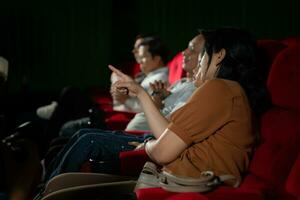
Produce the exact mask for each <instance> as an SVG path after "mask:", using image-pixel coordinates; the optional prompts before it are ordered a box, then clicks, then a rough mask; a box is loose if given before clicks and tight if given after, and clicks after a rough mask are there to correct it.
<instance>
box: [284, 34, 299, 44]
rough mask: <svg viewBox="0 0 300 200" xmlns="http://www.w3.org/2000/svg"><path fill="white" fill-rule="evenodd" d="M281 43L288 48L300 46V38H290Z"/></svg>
mask: <svg viewBox="0 0 300 200" xmlns="http://www.w3.org/2000/svg"><path fill="white" fill-rule="evenodd" d="M281 42H282V43H283V44H285V45H287V46H294V45H300V37H299V36H298V37H288V38H285V39H283V40H281Z"/></svg>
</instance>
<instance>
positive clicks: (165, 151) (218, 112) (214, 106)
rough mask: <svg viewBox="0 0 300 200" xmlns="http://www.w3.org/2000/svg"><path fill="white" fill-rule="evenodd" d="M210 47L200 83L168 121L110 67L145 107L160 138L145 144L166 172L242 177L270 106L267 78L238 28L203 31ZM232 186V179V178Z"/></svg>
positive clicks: (201, 62)
mask: <svg viewBox="0 0 300 200" xmlns="http://www.w3.org/2000/svg"><path fill="white" fill-rule="evenodd" d="M201 33H202V34H203V36H204V38H205V49H204V51H203V52H202V54H201V56H199V58H200V59H199V66H198V68H197V69H196V73H195V76H194V83H195V86H196V87H198V88H197V90H196V91H195V92H194V94H193V95H192V97H191V98H190V99H189V100H188V102H187V103H186V104H185V105H184V106H183V107H181V108H180V109H178V110H177V111H176V112H174V113H173V114H172V116H171V118H170V120H169V121H167V120H166V119H164V118H162V117H160V115H159V113H158V112H156V110H155V109H154V105H153V103H152V101H151V98H150V96H149V95H148V94H147V93H146V92H145V91H144V90H143V89H142V88H141V87H139V86H138V85H136V84H135V83H134V82H133V81H132V79H131V78H130V77H128V76H127V75H125V74H123V73H122V72H120V71H119V70H117V69H116V68H114V67H112V66H110V69H111V70H112V71H114V72H115V73H116V74H118V76H119V77H120V81H119V82H118V83H117V87H119V88H127V89H128V92H129V95H131V96H136V97H137V98H138V99H139V100H140V102H141V104H142V107H143V110H144V112H145V114H146V117H147V120H148V123H149V125H150V128H151V130H152V132H153V134H154V136H155V138H156V139H154V140H151V141H148V142H147V143H144V146H143V145H140V146H139V147H144V148H145V150H146V152H147V154H148V156H149V157H150V158H151V159H152V160H153V161H154V162H156V163H158V164H160V165H162V166H163V170H164V171H166V172H169V173H171V174H173V175H176V176H181V177H199V176H200V174H201V172H202V171H207V170H210V171H213V172H214V173H215V174H216V175H223V174H232V175H234V176H235V177H236V179H237V180H240V179H241V177H242V175H243V173H244V172H245V171H246V170H247V168H248V165H249V162H250V158H251V154H252V152H253V149H254V146H255V145H254V143H255V133H256V132H257V130H256V128H257V127H256V126H255V120H254V118H255V116H256V117H259V116H260V115H261V114H262V112H263V111H264V110H265V108H266V106H267V105H268V95H267V90H266V87H265V86H264V81H263V77H261V74H259V70H258V69H257V65H256V59H255V58H256V55H255V54H256V53H255V50H256V46H255V40H254V39H253V38H252V36H251V35H250V34H249V33H248V32H246V31H243V30H240V29H235V28H220V29H217V30H212V31H202V32H201ZM227 183H228V184H230V185H233V182H230V181H228V182H227Z"/></svg>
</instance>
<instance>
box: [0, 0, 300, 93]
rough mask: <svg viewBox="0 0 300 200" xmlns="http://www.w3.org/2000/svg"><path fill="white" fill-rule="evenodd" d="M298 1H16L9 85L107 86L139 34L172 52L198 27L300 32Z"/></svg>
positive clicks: (7, 45)
mask: <svg viewBox="0 0 300 200" xmlns="http://www.w3.org/2000/svg"><path fill="white" fill-rule="evenodd" d="M297 4H299V3H298V2H297V1H292V0H286V1H284V2H283V1H281V2H278V1H274V0H273V1H272V0H252V1H246V0H235V1H233V0H227V1H224V0H223V1H219V0H215V1H202V0H185V1H182V0H181V1H179V0H101V1H100V0H85V1H83V0H28V1H24V0H10V1H4V2H2V5H1V6H2V9H1V10H2V11H1V12H0V17H1V21H0V27H1V31H0V42H1V45H0V50H1V52H0V53H1V55H3V56H5V57H7V58H8V59H9V60H10V64H11V68H10V73H9V88H10V89H11V90H12V91H16V92H18V91H20V90H21V89H22V88H24V87H26V88H27V89H28V88H29V89H30V90H31V91H37V92H38V91H57V90H59V89H60V88H62V87H63V86H65V85H75V86H80V87H82V88H86V87H89V86H91V85H97V86H100V87H107V86H108V84H109V71H108V70H107V64H108V63H112V64H115V65H117V66H119V65H120V63H122V62H123V61H127V60H131V59H132V56H131V48H132V43H133V40H134V37H135V35H137V34H138V33H153V34H158V35H160V36H161V37H162V39H163V40H165V41H166V43H167V44H168V46H169V49H170V52H171V55H174V54H175V53H176V52H178V51H180V50H182V49H184V48H185V47H186V45H187V42H188V41H189V40H190V39H191V38H192V37H193V36H194V35H195V34H196V33H197V29H198V28H214V27H218V26H240V27H243V28H247V29H249V30H251V31H252V32H253V33H254V34H255V35H256V36H257V38H260V39H262V38H270V39H281V38H285V37H288V36H300V26H299V19H300V16H299V14H298V13H299V12H298V10H299V5H297Z"/></svg>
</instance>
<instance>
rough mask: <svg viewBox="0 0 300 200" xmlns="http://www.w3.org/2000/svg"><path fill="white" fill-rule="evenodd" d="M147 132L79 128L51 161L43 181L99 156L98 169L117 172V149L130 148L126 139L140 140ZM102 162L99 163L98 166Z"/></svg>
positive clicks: (73, 170) (75, 168)
mask: <svg viewBox="0 0 300 200" xmlns="http://www.w3.org/2000/svg"><path fill="white" fill-rule="evenodd" d="M147 137H149V134H145V135H143V136H135V135H129V134H125V133H123V132H122V131H104V130H99V129H82V130H80V131H78V132H77V133H76V134H75V135H74V136H73V137H72V138H71V139H70V141H69V142H68V143H67V144H66V146H65V147H64V148H63V149H62V151H61V152H60V153H59V154H58V155H57V157H55V159H54V160H53V161H51V163H50V166H49V168H48V171H47V174H48V176H47V175H46V181H47V180H48V179H50V178H52V177H54V176H56V175H58V174H61V173H64V172H76V171H79V170H80V167H81V166H82V164H83V163H84V162H86V161H88V160H89V159H93V160H98V161H100V162H98V163H99V166H98V167H99V170H98V171H99V172H102V173H116V172H118V170H119V168H120V166H119V153H120V152H122V151H129V150H133V149H134V148H135V146H132V145H129V144H128V142H133V141H134V142H143V141H144V140H145V139H146V138H147ZM101 163H102V166H101Z"/></svg>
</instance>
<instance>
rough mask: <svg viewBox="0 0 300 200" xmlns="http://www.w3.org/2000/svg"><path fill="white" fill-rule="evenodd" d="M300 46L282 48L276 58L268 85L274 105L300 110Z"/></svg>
mask: <svg viewBox="0 0 300 200" xmlns="http://www.w3.org/2000/svg"><path fill="white" fill-rule="evenodd" d="M299 55H300V46H297V45H296V46H291V47H288V48H286V49H284V50H282V51H281V52H280V53H279V54H278V55H277V57H276V58H275V60H274V62H273V64H272V66H271V70H270V73H269V77H268V82H267V86H268V89H269V91H270V94H271V98H272V102H273V104H274V105H277V106H280V107H284V108H288V109H296V110H300V92H299V88H300V56H299Z"/></svg>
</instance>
